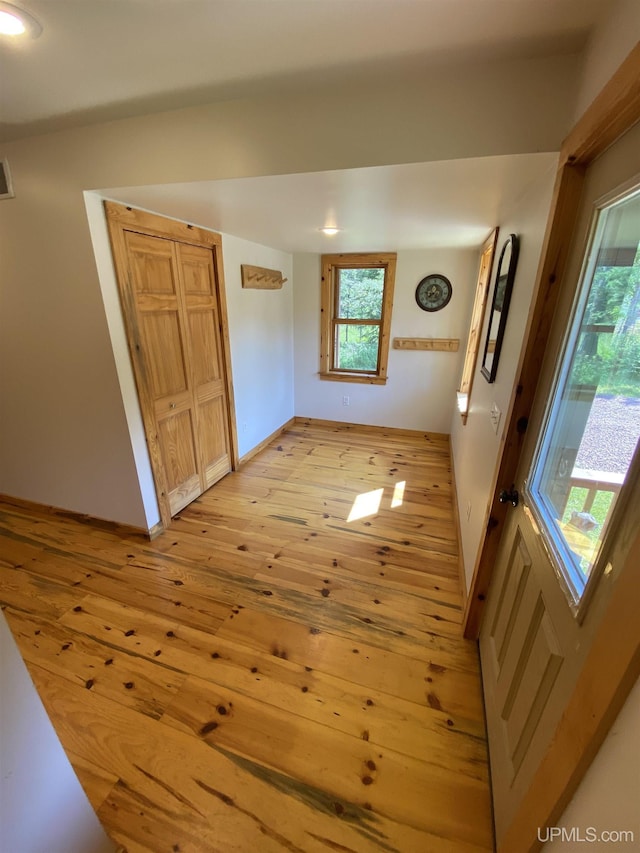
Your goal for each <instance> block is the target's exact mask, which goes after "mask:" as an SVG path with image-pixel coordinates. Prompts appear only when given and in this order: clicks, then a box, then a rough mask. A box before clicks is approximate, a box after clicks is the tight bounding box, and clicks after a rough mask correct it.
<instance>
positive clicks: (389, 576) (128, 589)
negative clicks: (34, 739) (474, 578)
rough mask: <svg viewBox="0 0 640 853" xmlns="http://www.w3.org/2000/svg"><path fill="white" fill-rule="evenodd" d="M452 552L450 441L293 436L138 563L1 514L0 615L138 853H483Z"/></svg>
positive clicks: (36, 517) (479, 759)
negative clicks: (7, 622) (358, 516)
mask: <svg viewBox="0 0 640 853" xmlns="http://www.w3.org/2000/svg"><path fill="white" fill-rule="evenodd" d="M402 483H404V484H405V485H404V491H403V489H402V485H400V484H402ZM361 495H365V496H368V497H367V498H362V497H361V498H359V496H361ZM372 498H373V499H375V500H377V499H378V498H380V505H379V508H378V509H377V510H376V509H375V503H374V504H371V503H367V500H369V499H372ZM359 508H361V510H362V512H364V513H367V512H368V513H370V514H364V515H363V516H362V517H361V518H353V517H352V519H351V520H349V517H350V515H352V513H353V510H354V509H356V510H358V509H359ZM356 514H357V512H356ZM457 550H458V544H457V542H456V533H455V523H454V516H453V507H452V489H451V469H450V461H449V451H448V445H447V442H446V441H445V440H444V439H437V438H424V437H418V436H411V435H405V434H399V433H391V432H389V433H387V434H385V435H384V436H382V435H381V434H380V433H373V432H370V431H367V430H361V429H359V428H353V427H340V428H338V427H331V426H321V425H318V424H305V423H297V424H296V425H295V426H294V427H292V428H291V429H290V430H289V431H288V432H287V433H285V434H284V435H282V436H281V437H280V438H278V439H277V440H276V441H274V442H273V443H272V444H271V445H270V446H269V447H267V448H266V449H265V450H263V451H262V452H261V453H260V454H259V455H258V456H256V457H255V458H254V459H253V460H251V461H250V462H249V463H247V464H246V465H245V466H244V467H243V468H242V469H241V470H240V471H239V472H237V473H233V474H230V475H229V476H227V477H226V478H224V479H223V480H222V481H221V482H220V483H219V484H218V485H216V486H215V487H214V488H213V489H211V490H210V491H209V492H207V493H206V494H205V495H203V496H202V497H201V498H200V499H199V500H197V501H196V502H195V503H193V504H192V505H191V506H189V507H188V508H187V509H186V510H183V511H182V512H181V513H180V515H179V517H178V518H176V519H175V520H174V521H173V523H172V525H171V527H170V529H169V530H168V531H166V532H165V533H164V534H163V535H162V536H160V537H159V538H158V539H156V540H154V541H153V542H151V543H150V542H148V541H146V540H144V539H143V538H142V537H136V536H128V537H127V536H125V535H123V534H119V533H118V532H116V531H113V530H110V529H109V528H108V527H105V526H104V525H103V526H100V525H95V524H90V523H87V524H83V523H80V522H78V521H72V520H69V519H68V518H65V517H64V516H60V515H56V514H55V513H47V512H45V511H43V512H40V513H38V512H34V511H28V510H26V509H23V508H19V507H17V506H14V505H11V504H9V503H5V504H2V505H0V580H1V593H0V599H1V600H2V606H3V609H4V611H5V614H6V617H7V619H8V621H9V624H10V626H11V629H12V631H13V633H14V636H15V638H16V641H17V643H18V645H19V647H20V651H21V652H22V655H23V657H24V658H25V661H26V663H27V665H28V667H29V671H30V672H31V675H32V677H33V679H34V682H35V684H36V687H37V688H38V691H39V693H40V695H41V696H42V699H43V701H44V703H45V706H46V708H47V710H48V712H49V714H50V716H51V719H52V721H53V724H54V726H55V728H56V731H57V732H58V735H59V737H60V739H61V741H62V744H63V746H64V748H65V750H66V751H67V754H68V755H69V758H70V760H71V762H72V764H73V766H74V768H75V769H76V771H77V773H78V776H79V778H80V781H81V782H82V784H83V786H84V788H85V790H86V792H87V794H88V796H89V798H90V800H91V802H92V804H93V806H94V807H95V809H96V811H97V813H98V816H99V817H100V819H101V821H102V822H103V824H104V826H105V828H106V830H107V831H108V832H109V834H110V835H111V836H112V837H113V838H114V839H115V840H116V841H117V842H119V843H120V844H122V845H123V846H124V847H125V848H126V850H127V851H129V853H138V852H139V851H152V853H161V851H181V853H187V851H189V853H209V851H220V853H230V851H242V853H254V851H256V853H263V852H264V853H270V851H303V853H327V851H353V853H369V851H372V853H373V851H376V853H378V851H384V853H394V851H397V853H441V851H442V853H444V851H447V853H457V851H460V853H478V852H479V851H488V850H491V849H492V828H491V807H490V796H489V783H488V767H487V754H486V742H485V729H484V718H483V706H482V698H481V686H480V676H479V666H478V658H477V651H476V646H475V644H474V643H471V642H468V641H465V640H463V639H461V638H460V621H461V597H460V593H459V586H458V568H457Z"/></svg>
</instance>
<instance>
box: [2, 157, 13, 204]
mask: <svg viewBox="0 0 640 853" xmlns="http://www.w3.org/2000/svg"><path fill="white" fill-rule="evenodd" d="M13 196H14V192H13V187H12V185H11V173H10V172H9V163H8V161H7V160H0V198H13Z"/></svg>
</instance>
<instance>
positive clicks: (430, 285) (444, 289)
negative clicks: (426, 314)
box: [416, 273, 453, 311]
mask: <svg viewBox="0 0 640 853" xmlns="http://www.w3.org/2000/svg"><path fill="white" fill-rule="evenodd" d="M452 292H453V289H452V287H451V282H450V281H449V279H448V278H447V277H446V276H444V275H440V273H432V274H431V275H427V276H425V277H424V278H423V279H421V281H419V282H418V286H417V287H416V302H417V303H418V305H419V306H420V307H421V308H422V310H423V311H439V310H440V309H441V308H444V306H445V305H447V304H448V302H449V300H450V299H451V294H452Z"/></svg>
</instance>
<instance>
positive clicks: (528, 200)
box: [450, 165, 555, 589]
mask: <svg viewBox="0 0 640 853" xmlns="http://www.w3.org/2000/svg"><path fill="white" fill-rule="evenodd" d="M554 178H555V165H554V166H553V167H552V168H551V169H550V171H549V173H548V175H547V178H546V180H544V181H542V182H540V183H539V184H538V185H536V186H534V187H532V188H531V189H530V191H529V192H528V193H527V194H526V195H525V196H523V197H522V199H521V200H520V202H519V204H518V205H517V207H516V208H515V209H514V210H512V211H511V212H510V213H509V214H508V215H506V216H505V217H504V219H503V221H502V222H500V223H498V224H499V226H500V235H499V237H498V245H497V247H496V261H495V264H494V269H493V274H492V279H491V288H490V291H489V301H488V305H487V311H486V314H485V322H484V326H483V329H482V335H481V338H480V342H481V343H480V354H479V357H478V363H477V366H476V370H475V375H474V382H473V390H472V394H471V400H470V406H469V415H468V418H467V423H466V425H463V424H462V419H461V418H460V415H459V413H458V412H457V411H456V412H455V413H454V415H453V418H452V419H451V421H450V431H451V445H452V452H453V463H454V469H455V478H456V487H457V495H458V511H459V516H460V528H461V531H460V532H461V536H462V555H463V560H464V569H465V576H466V580H467V589H468V588H469V586H470V583H471V578H472V576H473V571H474V567H475V564H476V558H477V554H478V550H479V547H480V544H481V542H482V539H483V537H484V532H485V530H486V525H487V519H488V513H489V506H490V501H491V498H492V496H493V491H494V488H495V471H496V466H497V463H498V458H499V454H500V452H501V439H502V434H503V431H504V428H505V425H506V424H507V423H508V421H509V405H510V401H511V394H512V391H513V386H514V382H515V381H516V368H517V365H518V361H519V359H520V354H521V351H522V348H523V341H524V337H525V330H526V329H527V323H528V319H529V308H530V306H531V301H532V297H533V289H534V285H535V278H536V272H537V269H538V262H539V260H540V250H541V248H542V241H543V238H544V232H545V228H546V223H547V217H548V213H549V205H550V202H551V195H552V191H553V182H554ZM509 234H517V235H518V237H519V238H520V256H519V259H518V266H517V269H516V277H515V282H514V287H513V294H512V297H511V305H510V307H509V315H508V319H507V326H506V331H505V336H504V340H503V344H502V352H501V354H500V362H499V366H498V372H497V376H496V380H495V382H493V383H492V384H489V383H488V382H487V380H486V379H485V378H484V376H482V374H481V373H480V367H481V361H482V349H483V346H484V340H485V336H486V329H487V322H488V319H489V313H490V301H491V296H492V293H493V283H494V278H495V273H496V269H497V263H498V259H499V256H500V251H501V249H502V246H503V245H504V242H505V240H506V239H507V237H508V236H509ZM478 262H479V254H478V253H477V254H476V257H475V270H474V272H475V274H476V275H477V265H478ZM467 335H468V327H467V329H466V330H465V334H464V338H465V341H466V336H467ZM494 403H495V404H496V405H497V406H498V409H499V410H500V411H501V412H502V417H501V419H500V423H499V425H498V431H497V432H495V431H494V429H493V426H492V423H491V420H490V417H489V413H490V411H491V408H492V406H493V404H494ZM508 485H510V484H508ZM469 504H470V505H471V512H470V514H469V516H468V517H467V508H468V506H469Z"/></svg>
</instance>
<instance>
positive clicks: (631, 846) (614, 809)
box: [540, 681, 640, 853]
mask: <svg viewBox="0 0 640 853" xmlns="http://www.w3.org/2000/svg"><path fill="white" fill-rule="evenodd" d="M638 721H640V681H637V682H636V684H635V687H634V688H633V689H632V691H631V693H630V694H629V696H628V697H627V701H626V702H625V704H624V705H623V706H622V709H621V710H620V713H619V714H618V716H617V718H616V721H615V722H614V724H613V725H612V727H611V729H610V730H609V733H608V735H607V737H606V739H605V741H604V743H603V744H602V746H601V747H600V750H599V751H598V754H597V755H596V757H595V758H594V760H593V763H592V764H591V766H590V767H589V769H588V770H587V772H586V774H585V775H584V777H583V779H582V781H581V782H580V785H579V787H578V790H577V791H576V792H575V794H574V795H573V798H572V800H571V802H570V803H569V805H568V806H567V808H566V809H565V811H564V814H563V815H562V817H561V818H560V819H559V820H558V822H557V827H558V828H560V829H562V828H564V830H565V834H564V836H562V835H561V836H560V837H559V838H558V837H556V838H555V839H554V840H553V841H549V842H548V843H547V844H545V845H544V847H543V848H542V849H543V851H544V853H582V851H584V850H585V849H587V850H588V849H591V850H609V849H611V850H620V851H623V850H629V851H631V850H637V849H638V847H639V846H640V808H639V806H640V725H639V724H638ZM590 830H591V831H592V835H591V837H593V832H595V833H596V835H597V837H598V838H600V837H601V834H602V833H604V832H611V831H614V832H621V831H622V832H630V833H632V835H631V836H628V835H627V836H624V837H623V838H624V840H622V839H621V840H619V841H617V842H609V841H607V840H602V841H600V842H599V844H598V845H597V844H596V842H595V841H593V840H592V841H591V842H589V841H588V840H587V841H585V840H584V839H588V838H589V831H590ZM540 837H541V838H542V839H543V840H544V839H545V838H547V837H550V836H547V833H546V830H545V829H544V828H543V829H541V833H540ZM607 838H611V836H607ZM618 838H620V836H618ZM580 839H582V840H580Z"/></svg>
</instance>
